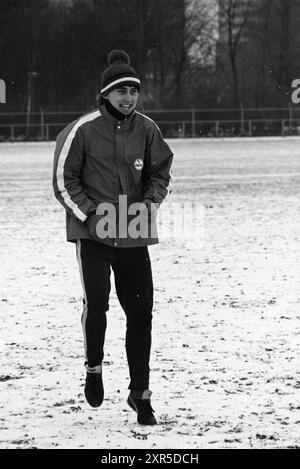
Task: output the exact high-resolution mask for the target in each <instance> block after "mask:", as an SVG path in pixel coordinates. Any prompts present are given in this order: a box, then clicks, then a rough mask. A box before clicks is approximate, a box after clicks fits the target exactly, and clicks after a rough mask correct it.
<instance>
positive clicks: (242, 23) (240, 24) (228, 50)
mask: <svg viewBox="0 0 300 469" xmlns="http://www.w3.org/2000/svg"><path fill="white" fill-rule="evenodd" d="M250 13H251V0H222V1H220V2H219V24H220V37H219V41H218V46H219V50H220V51H222V53H221V54H220V55H219V65H220V66H221V69H222V70H223V72H224V74H225V76H226V77H227V78H228V77H229V75H228V74H227V73H226V63H227V62H229V66H230V71H231V80H230V83H231V87H232V91H233V102H234V106H235V107H239V105H240V102H241V99H240V80H239V56H240V54H241V46H242V43H243V41H244V40H245V39H246V37H247V36H246V34H245V33H246V25H247V23H248V21H249V18H250ZM224 58H225V60H224Z"/></svg>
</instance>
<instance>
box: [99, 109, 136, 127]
mask: <svg viewBox="0 0 300 469" xmlns="http://www.w3.org/2000/svg"><path fill="white" fill-rule="evenodd" d="M100 113H101V115H102V116H103V117H104V118H105V120H107V121H108V122H109V123H110V124H113V125H114V126H115V125H116V124H120V125H122V126H123V125H126V124H129V123H130V122H132V120H133V118H134V116H135V109H134V110H133V111H132V113H131V114H130V116H128V117H126V119H123V120H122V121H119V120H118V119H116V118H115V117H113V116H112V115H111V114H110V113H109V112H108V110H107V109H106V107H105V105H101V106H100Z"/></svg>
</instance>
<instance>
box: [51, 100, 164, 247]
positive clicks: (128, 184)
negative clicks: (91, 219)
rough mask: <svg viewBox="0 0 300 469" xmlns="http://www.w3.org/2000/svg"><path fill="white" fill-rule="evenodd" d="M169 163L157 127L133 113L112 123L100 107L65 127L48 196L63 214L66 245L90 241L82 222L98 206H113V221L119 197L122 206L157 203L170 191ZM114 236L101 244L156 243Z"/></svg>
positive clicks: (59, 139) (150, 121)
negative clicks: (123, 199) (124, 202)
mask: <svg viewBox="0 0 300 469" xmlns="http://www.w3.org/2000/svg"><path fill="white" fill-rule="evenodd" d="M172 159H173V154H172V152H171V150H170V148H169V146H168V145H167V143H166V142H165V141H164V139H163V138H162V135H161V132H160V130H159V128H158V127H157V125H156V124H155V123H154V122H153V121H152V120H151V119H149V118H148V117H146V116H145V115H143V114H140V113H139V112H136V111H134V112H133V113H132V114H131V115H130V116H129V117H128V118H127V119H125V120H123V121H118V120H117V119H115V118H114V117H113V116H112V115H111V114H109V113H108V112H107V110H106V108H105V106H101V108H100V110H99V109H97V110H95V111H93V112H90V113H88V114H86V115H85V116H82V117H80V118H79V119H78V120H76V121H74V122H72V123H71V124H69V125H68V126H67V127H66V128H65V129H64V130H63V131H62V132H61V133H60V134H59V135H58V137H57V143H56V149H55V155H54V168H53V189H54V193H55V196H56V198H57V199H58V201H59V202H60V203H61V204H62V205H63V206H64V208H65V210H66V214H67V220H66V223H67V240H68V241H76V240H77V239H82V238H85V239H92V237H91V234H90V232H89V229H88V227H87V224H86V220H87V218H88V216H89V214H90V213H92V212H95V210H96V209H97V207H98V206H99V204H101V203H103V202H109V203H111V204H113V205H114V206H115V207H116V212H117V218H118V216H119V204H118V203H119V196H121V195H122V196H124V195H126V196H127V202H128V206H129V205H130V204H132V203H134V202H141V201H142V200H144V199H150V200H152V201H153V202H155V203H157V204H161V202H162V201H163V199H164V198H165V197H166V195H167V194H168V192H169V188H170V178H171V175H170V168H171V164H172ZM129 222H130V217H129V219H128V223H129ZM118 234H119V231H118V230H117V233H116V236H115V238H113V239H112V238H107V239H103V240H101V242H104V243H105V244H108V245H111V246H115V247H134V246H145V245H148V244H154V243H156V242H158V240H157V238H156V237H155V238H153V237H152V238H138V239H131V238H130V237H127V238H124V237H121V238H120V237H119V236H118ZM99 241H100V240H99Z"/></svg>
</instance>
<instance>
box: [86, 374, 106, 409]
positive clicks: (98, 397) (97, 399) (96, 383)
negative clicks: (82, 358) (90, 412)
mask: <svg viewBox="0 0 300 469" xmlns="http://www.w3.org/2000/svg"><path fill="white" fill-rule="evenodd" d="M88 370H89V368H88V367H87V373H86V379H85V386H84V395H85V397H86V400H87V401H88V403H89V404H90V406H92V407H99V406H100V405H101V404H102V402H103V398H104V389H103V381H102V367H101V365H99V366H97V367H94V368H90V370H93V371H88Z"/></svg>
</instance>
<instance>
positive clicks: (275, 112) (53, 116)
mask: <svg viewBox="0 0 300 469" xmlns="http://www.w3.org/2000/svg"><path fill="white" fill-rule="evenodd" d="M86 112H87V111H78V112H76V111H67V112H45V111H44V110H42V109H41V110H40V112H33V113H31V114H30V116H28V114H27V113H23V112H18V113H8V112H6V113H1V112H0V141H22V140H41V141H43V140H45V141H48V140H54V139H55V138H56V136H57V134H58V133H59V132H60V131H61V130H62V129H63V128H64V127H65V126H66V125H67V124H68V123H70V122H72V121H73V120H75V119H77V118H78V117H80V116H81V115H83V114H85V113H86ZM143 112H144V113H145V114H146V115H147V116H149V117H150V118H152V119H154V120H155V122H157V124H158V125H159V127H160V129H161V131H162V133H163V135H164V136H165V137H173V138H179V137H182V138H185V137H193V138H199V137H229V136H263V135H281V136H285V135H300V108H297V107H292V106H290V107H288V108H260V109H255V108H243V107H241V108H240V109H193V110H191V109H188V110H184V109H183V110H148V111H143Z"/></svg>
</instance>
